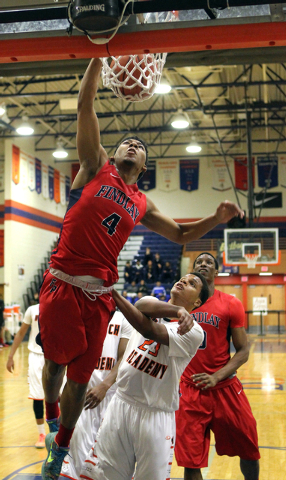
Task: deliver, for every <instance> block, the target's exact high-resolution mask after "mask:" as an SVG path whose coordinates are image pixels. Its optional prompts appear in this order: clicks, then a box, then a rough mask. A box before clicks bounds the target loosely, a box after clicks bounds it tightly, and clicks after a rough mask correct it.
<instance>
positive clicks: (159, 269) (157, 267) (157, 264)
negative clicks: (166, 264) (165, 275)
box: [153, 252, 163, 278]
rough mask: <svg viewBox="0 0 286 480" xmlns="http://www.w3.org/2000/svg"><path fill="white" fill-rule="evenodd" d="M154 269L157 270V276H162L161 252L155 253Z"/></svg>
mask: <svg viewBox="0 0 286 480" xmlns="http://www.w3.org/2000/svg"><path fill="white" fill-rule="evenodd" d="M153 263H154V270H155V271H156V277H157V278H161V276H162V271H163V260H162V257H161V255H160V253H159V252H156V253H155V255H154V260H153Z"/></svg>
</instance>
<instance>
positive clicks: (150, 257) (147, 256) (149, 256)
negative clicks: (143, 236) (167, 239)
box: [143, 247, 153, 267]
mask: <svg viewBox="0 0 286 480" xmlns="http://www.w3.org/2000/svg"><path fill="white" fill-rule="evenodd" d="M149 260H152V261H153V253H152V252H151V248H150V247H146V250H145V255H144V259H143V265H144V267H147V265H148V262H149Z"/></svg>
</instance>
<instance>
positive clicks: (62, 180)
mask: <svg viewBox="0 0 286 480" xmlns="http://www.w3.org/2000/svg"><path fill="white" fill-rule="evenodd" d="M60 199H61V205H65V204H66V179H65V176H64V175H63V174H62V173H60Z"/></svg>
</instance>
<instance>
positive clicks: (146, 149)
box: [114, 135, 149, 182]
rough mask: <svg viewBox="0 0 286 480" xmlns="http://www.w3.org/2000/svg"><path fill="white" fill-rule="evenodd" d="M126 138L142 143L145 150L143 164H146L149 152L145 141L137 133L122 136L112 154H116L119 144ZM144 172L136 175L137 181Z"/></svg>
mask: <svg viewBox="0 0 286 480" xmlns="http://www.w3.org/2000/svg"><path fill="white" fill-rule="evenodd" d="M126 140H138V142H140V143H142V145H143V146H144V148H145V152H146V160H145V165H147V164H148V160H149V154H148V146H147V143H145V142H144V140H142V138H139V137H138V136H137V135H131V136H129V137H126V138H124V139H123V140H121V141H120V142H119V143H118V144H117V145H116V147H115V150H114V155H115V154H116V152H117V150H118V148H119V147H120V145H121V144H122V143H123V142H125V141H126ZM144 173H145V172H141V173H140V174H139V175H138V178H137V182H138V180H140V178H142V177H143V175H144Z"/></svg>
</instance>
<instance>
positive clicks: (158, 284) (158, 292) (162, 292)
mask: <svg viewBox="0 0 286 480" xmlns="http://www.w3.org/2000/svg"><path fill="white" fill-rule="evenodd" d="M151 295H153V296H154V297H157V298H159V296H160V295H165V296H166V290H165V288H164V287H163V285H161V282H160V280H157V282H156V285H155V287H154V288H153V290H152V292H151Z"/></svg>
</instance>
